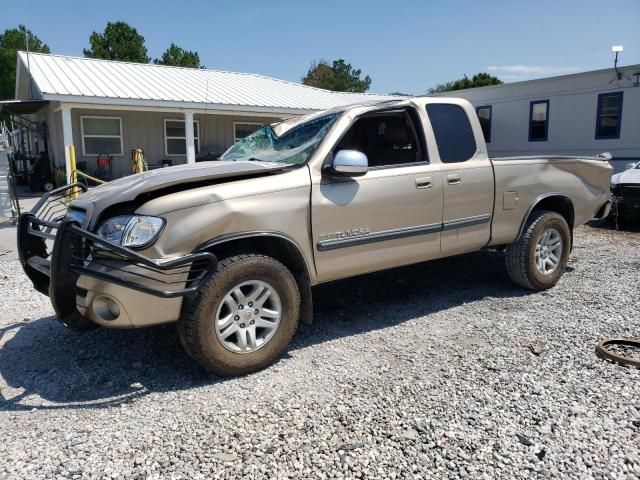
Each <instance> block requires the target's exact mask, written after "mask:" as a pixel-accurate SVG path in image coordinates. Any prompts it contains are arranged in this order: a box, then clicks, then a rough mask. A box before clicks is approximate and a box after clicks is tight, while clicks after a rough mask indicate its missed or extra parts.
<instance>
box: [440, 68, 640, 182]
mask: <svg viewBox="0 0 640 480" xmlns="http://www.w3.org/2000/svg"><path fill="white" fill-rule="evenodd" d="M618 71H619V73H620V75H619V76H618V75H617V74H616V72H615V71H614V69H604V70H595V71H591V72H584V73H576V74H573V75H564V76H560V77H551V78H542V79H539V80H529V81H524V82H514V83H507V84H504V85H496V86H490V87H482V88H473V89H468V90H458V91H455V92H447V93H445V94H443V95H447V96H453V97H462V98H466V99H467V100H469V101H470V102H471V103H473V105H474V106H475V107H476V111H477V112H478V116H479V117H480V119H481V123H482V124H483V129H484V131H485V137H486V139H487V147H488V149H489V154H490V155H491V156H494V157H502V156H511V155H536V154H562V155H594V154H598V153H602V152H610V153H611V154H612V155H613V160H612V164H613V165H614V167H615V169H616V171H620V170H622V169H623V168H624V165H625V164H627V163H629V162H633V161H638V160H640V81H639V79H640V65H630V66H627V67H620V68H618Z"/></svg>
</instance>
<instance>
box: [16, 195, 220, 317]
mask: <svg viewBox="0 0 640 480" xmlns="http://www.w3.org/2000/svg"><path fill="white" fill-rule="evenodd" d="M85 190H86V187H84V186H83V185H81V184H72V185H66V186H64V187H61V188H58V189H56V190H53V191H51V192H49V193H48V194H46V195H44V196H43V197H42V198H41V199H40V201H39V202H38V203H37V204H36V206H35V207H34V208H33V209H32V210H31V211H30V212H28V213H23V214H22V215H20V217H19V219H18V255H19V258H20V263H21V265H22V268H23V269H24V271H25V273H26V274H27V276H28V277H29V279H30V280H31V281H32V282H33V285H34V287H35V289H36V290H38V291H39V292H41V293H44V294H45V295H48V296H49V297H50V298H51V303H52V305H53V308H54V310H55V312H56V316H57V317H58V319H59V320H60V321H61V322H62V323H64V324H66V325H69V326H74V324H77V323H79V322H80V321H81V318H80V317H81V315H80V312H78V310H77V308H76V293H77V291H76V282H77V280H78V277H79V276H80V275H86V276H88V277H93V278H96V279H99V280H102V281H105V282H109V283H113V284H116V285H120V286H123V287H126V288H130V289H132V290H137V291H139V292H143V293H146V294H149V295H154V296H156V297H161V298H175V297H183V296H186V295H191V294H194V293H196V292H197V291H198V290H200V288H201V287H202V285H203V284H204V283H205V282H206V281H207V280H208V279H209V278H210V277H211V276H212V275H213V273H214V272H215V270H216V268H217V263H218V262H217V259H216V257H215V255H213V254H212V253H209V252H199V253H193V254H190V255H186V256H183V257H178V258H174V259H171V260H168V261H158V260H154V259H151V258H148V257H145V256H144V255H141V254H139V253H138V252H136V251H134V250H132V249H130V248H126V247H122V246H121V245H118V244H116V243H113V242H109V241H107V240H105V239H103V238H102V237H99V236H97V235H95V234H93V233H92V232H90V231H88V230H86V229H84V228H82V226H80V225H79V224H78V222H77V221H75V220H73V219H69V218H66V213H67V209H68V207H69V204H70V203H71V201H72V200H73V197H74V192H77V191H85ZM46 240H50V241H53V249H52V250H51V251H49V249H48V247H47V244H46Z"/></svg>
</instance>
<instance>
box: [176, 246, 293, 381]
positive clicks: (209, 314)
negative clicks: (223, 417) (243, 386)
mask: <svg viewBox="0 0 640 480" xmlns="http://www.w3.org/2000/svg"><path fill="white" fill-rule="evenodd" d="M299 317H300V292H299V290H298V285H297V283H296V280H295V278H294V276H293V275H292V274H291V272H290V271H289V270H288V269H287V267H285V266H284V265H283V264H282V263H280V262H278V261H277V260H275V259H273V258H271V257H267V256H264V255H257V254H246V255H237V256H234V257H230V258H227V259H224V260H222V261H221V262H220V263H219V265H218V270H217V271H216V273H215V275H214V276H213V277H212V278H211V279H210V280H209V281H208V282H207V283H206V284H205V285H204V286H203V288H202V289H201V290H200V292H199V293H198V294H197V295H196V296H194V297H191V298H188V299H185V305H184V307H183V311H182V317H181V319H180V321H179V322H178V333H179V335H180V340H181V342H182V345H183V346H184V347H185V349H186V350H187V353H188V354H189V355H190V356H191V357H192V358H193V359H194V360H196V361H197V362H198V363H200V364H201V365H202V366H203V367H204V368H206V369H207V370H209V371H211V372H213V373H216V374H218V375H222V376H236V375H244V374H247V373H250V372H255V371H257V370H260V369H262V368H264V367H266V366H267V365H269V364H271V363H272V362H273V361H274V360H276V359H277V358H278V357H279V356H280V355H281V354H282V352H283V351H284V349H285V348H286V346H287V345H288V344H289V342H290V341H291V339H292V338H293V335H294V334H295V331H296V328H297V326H298V320H299Z"/></svg>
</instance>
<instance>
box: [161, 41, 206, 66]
mask: <svg viewBox="0 0 640 480" xmlns="http://www.w3.org/2000/svg"><path fill="white" fill-rule="evenodd" d="M153 63H155V64H156V65H172V66H174V67H189V68H204V67H203V66H202V65H200V56H199V55H198V52H192V51H190V50H183V49H182V48H180V47H179V46H177V45H176V44H175V43H172V44H171V46H170V47H169V48H167V50H165V52H164V53H163V54H162V58H156V59H155V60H154V61H153Z"/></svg>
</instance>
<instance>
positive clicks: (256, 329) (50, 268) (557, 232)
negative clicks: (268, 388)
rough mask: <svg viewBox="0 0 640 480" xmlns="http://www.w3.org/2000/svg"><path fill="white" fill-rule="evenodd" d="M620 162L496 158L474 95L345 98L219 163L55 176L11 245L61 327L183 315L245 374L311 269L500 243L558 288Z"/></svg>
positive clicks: (220, 369) (302, 303)
mask: <svg viewBox="0 0 640 480" xmlns="http://www.w3.org/2000/svg"><path fill="white" fill-rule="evenodd" d="M611 173H612V169H611V167H610V166H609V164H608V163H607V161H606V159H605V156H597V157H587V158H578V157H567V156H549V157H511V158H493V159H492V158H489V156H488V155H487V148H486V145H485V142H484V139H483V134H482V130H481V126H480V123H479V122H478V119H477V117H476V113H475V111H474V109H473V107H472V105H471V104H470V103H468V102H467V101H465V100H458V99H450V98H413V99H410V100H393V101H388V102H383V103H375V104H360V105H351V106H348V107H342V108H337V109H332V110H327V111H322V112H317V113H314V114H311V115H307V116H303V117H299V118H294V119H290V120H286V121H283V122H281V123H276V124H272V125H266V126H264V127H263V128H261V129H260V130H258V131H256V132H255V133H253V134H252V135H250V136H248V137H246V138H244V139H242V140H240V141H239V142H237V143H236V144H235V145H233V146H232V147H231V148H230V149H229V150H228V151H227V152H226V153H225V154H224V155H223V156H222V158H221V159H220V161H215V162H204V163H198V164H195V165H183V166H175V167H170V168H165V169H159V170H155V171H152V172H146V173H141V174H137V175H132V176H129V177H126V178H121V179H119V180H115V181H112V182H109V183H107V184H105V185H103V186H99V187H97V188H94V189H91V190H89V191H86V192H84V193H81V194H80V195H79V196H78V198H75V199H74V198H73V197H74V196H75V194H73V191H74V189H79V188H83V187H80V186H78V185H69V186H66V187H62V188H60V189H57V190H55V191H54V192H51V193H50V194H48V195H47V196H45V197H43V198H42V200H41V201H40V202H39V203H38V205H36V207H35V208H34V209H33V210H32V211H31V212H29V213H26V214H23V215H22V216H21V218H20V221H19V229H18V245H19V253H20V260H21V263H22V266H23V268H24V270H25V272H26V274H27V275H28V276H29V278H30V279H31V280H32V282H33V285H34V287H35V288H36V289H37V290H38V291H40V292H42V293H43V294H45V295H48V296H49V297H50V299H51V303H52V304H53V307H54V309H55V312H56V314H57V317H58V319H59V320H60V321H61V322H62V323H64V324H65V325H67V326H69V327H71V328H74V329H78V330H84V329H88V328H92V327H95V326H103V327H112V328H137V327H146V326H149V325H157V324H163V323H171V322H175V323H177V326H178V331H179V334H180V338H181V340H182V343H183V345H184V347H185V349H186V350H187V352H188V353H189V355H191V356H192V357H193V358H194V359H195V360H196V361H198V362H199V363H200V364H202V365H203V366H204V367H205V368H206V369H208V370H210V371H212V372H215V373H217V374H221V375H239V374H244V373H248V372H252V371H255V370H258V369H260V368H263V367H265V366H266V365H268V364H270V363H271V362H273V361H274V360H275V359H276V358H277V357H278V356H279V355H280V354H281V353H282V352H283V350H284V349H285V348H286V346H287V344H288V343H289V341H290V340H291V338H292V337H293V335H294V333H295V331H296V328H297V325H298V321H299V320H302V321H306V322H308V321H310V320H311V315H312V287H313V286H314V285H317V284H319V283H323V282H330V281H333V280H337V279H341V278H347V277H352V276H355V275H360V274H363V273H367V272H373V271H376V270H382V269H388V268H393V267H397V266H400V265H407V264H413V263H419V262H424V261H428V260H432V259H436V258H442V257H447V256H451V255H458V254H462V253H465V252H472V251H476V250H480V249H484V248H498V249H502V250H504V252H505V257H506V269H507V272H508V274H509V276H510V277H511V279H513V281H514V282H515V283H516V284H518V285H520V286H522V287H524V288H527V289H531V290H543V289H547V288H550V287H552V286H553V285H555V284H556V282H557V281H558V280H559V278H560V277H561V276H562V274H563V272H564V270H565V267H566V265H567V260H568V258H569V254H570V252H571V248H572V242H573V234H572V232H573V229H574V228H575V227H577V226H579V225H581V224H583V223H585V222H587V221H588V220H590V219H593V218H603V217H606V216H607V214H608V211H609V202H610V192H609V183H610V180H611ZM461 274H463V272H461Z"/></svg>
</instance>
